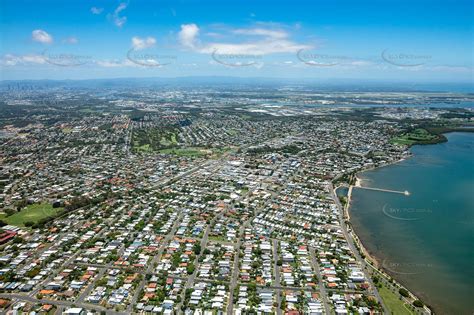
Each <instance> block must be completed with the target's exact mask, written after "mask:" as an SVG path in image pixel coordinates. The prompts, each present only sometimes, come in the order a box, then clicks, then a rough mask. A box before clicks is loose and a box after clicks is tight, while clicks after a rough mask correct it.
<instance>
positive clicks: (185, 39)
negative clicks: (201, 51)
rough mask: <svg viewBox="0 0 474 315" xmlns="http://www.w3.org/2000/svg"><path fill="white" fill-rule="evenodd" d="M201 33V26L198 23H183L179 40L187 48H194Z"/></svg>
mask: <svg viewBox="0 0 474 315" xmlns="http://www.w3.org/2000/svg"><path fill="white" fill-rule="evenodd" d="M198 35H199V27H198V26H197V25H196V24H182V25H181V31H180V32H179V42H180V43H181V45H183V46H185V47H187V48H193V47H194V46H195V44H196V38H197V36H198Z"/></svg>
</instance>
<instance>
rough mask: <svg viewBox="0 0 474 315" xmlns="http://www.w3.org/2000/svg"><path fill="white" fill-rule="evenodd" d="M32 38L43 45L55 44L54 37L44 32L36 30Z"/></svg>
mask: <svg viewBox="0 0 474 315" xmlns="http://www.w3.org/2000/svg"><path fill="white" fill-rule="evenodd" d="M31 38H32V39H33V40H34V41H35V42H39V43H43V44H51V43H52V42H53V37H52V36H51V35H49V34H48V33H46V32H45V31H43V30H34V31H33V32H31Z"/></svg>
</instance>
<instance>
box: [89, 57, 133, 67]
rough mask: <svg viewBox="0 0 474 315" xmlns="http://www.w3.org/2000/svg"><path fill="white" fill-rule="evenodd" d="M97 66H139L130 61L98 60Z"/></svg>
mask: <svg viewBox="0 0 474 315" xmlns="http://www.w3.org/2000/svg"><path fill="white" fill-rule="evenodd" d="M95 63H96V65H98V66H100V67H104V68H121V67H137V66H138V65H137V64H135V63H133V62H131V61H130V60H127V59H125V60H97V61H96V62H95Z"/></svg>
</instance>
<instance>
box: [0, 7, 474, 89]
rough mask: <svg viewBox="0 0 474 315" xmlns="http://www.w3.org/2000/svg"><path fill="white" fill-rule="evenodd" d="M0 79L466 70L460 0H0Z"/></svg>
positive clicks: (463, 77) (468, 47)
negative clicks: (251, 0) (284, 1)
mask: <svg viewBox="0 0 474 315" xmlns="http://www.w3.org/2000/svg"><path fill="white" fill-rule="evenodd" d="M0 11H1V13H0V16H1V21H0V23H1V27H2V37H1V44H0V64H1V68H2V70H1V77H0V79H2V80H21V79H98V78H120V77H180V76H236V77H270V78H271V77H275V78H311V79H318V80H328V79H363V80H369V79H373V80H377V79H384V80H398V81H400V80H404V81H410V80H414V81H426V82H472V79H473V76H472V73H473V71H472V70H473V69H472V67H473V41H472V39H473V37H472V34H473V33H472V30H473V29H472V25H473V24H472V20H473V4H472V2H471V1H417V2H415V3H412V2H409V1H405V0H404V1H384V2H383V3H382V2H380V3H376V2H375V1H362V2H357V3H356V2H350V1H342V0H341V1H332V2H319V1H313V2H310V1H293V2H291V3H286V4H283V3H280V2H276V3H272V2H270V1H256V2H232V3H223V2H218V1H160V2H155V1H144V0H130V1H126V2H125V1H124V2H120V1H110V2H103V1H100V0H95V1H68V2H67V3H65V2H63V1H42V2H35V1H2V4H1V10H0Z"/></svg>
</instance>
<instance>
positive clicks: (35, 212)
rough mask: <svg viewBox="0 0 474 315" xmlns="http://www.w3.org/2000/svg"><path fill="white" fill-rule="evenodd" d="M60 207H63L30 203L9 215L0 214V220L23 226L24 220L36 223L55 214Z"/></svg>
mask: <svg viewBox="0 0 474 315" xmlns="http://www.w3.org/2000/svg"><path fill="white" fill-rule="evenodd" d="M62 209H63V208H53V206H52V205H51V204H48V203H40V204H32V205H28V206H26V207H25V208H23V209H22V210H21V211H19V212H15V213H14V214H12V215H10V216H7V215H6V214H0V220H3V221H4V222H6V223H7V224H10V225H15V226H19V227H24V226H25V222H33V223H36V222H38V221H39V220H41V219H44V218H47V217H52V216H55V215H57V214H58V213H59V212H60V211H61V210H62Z"/></svg>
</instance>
